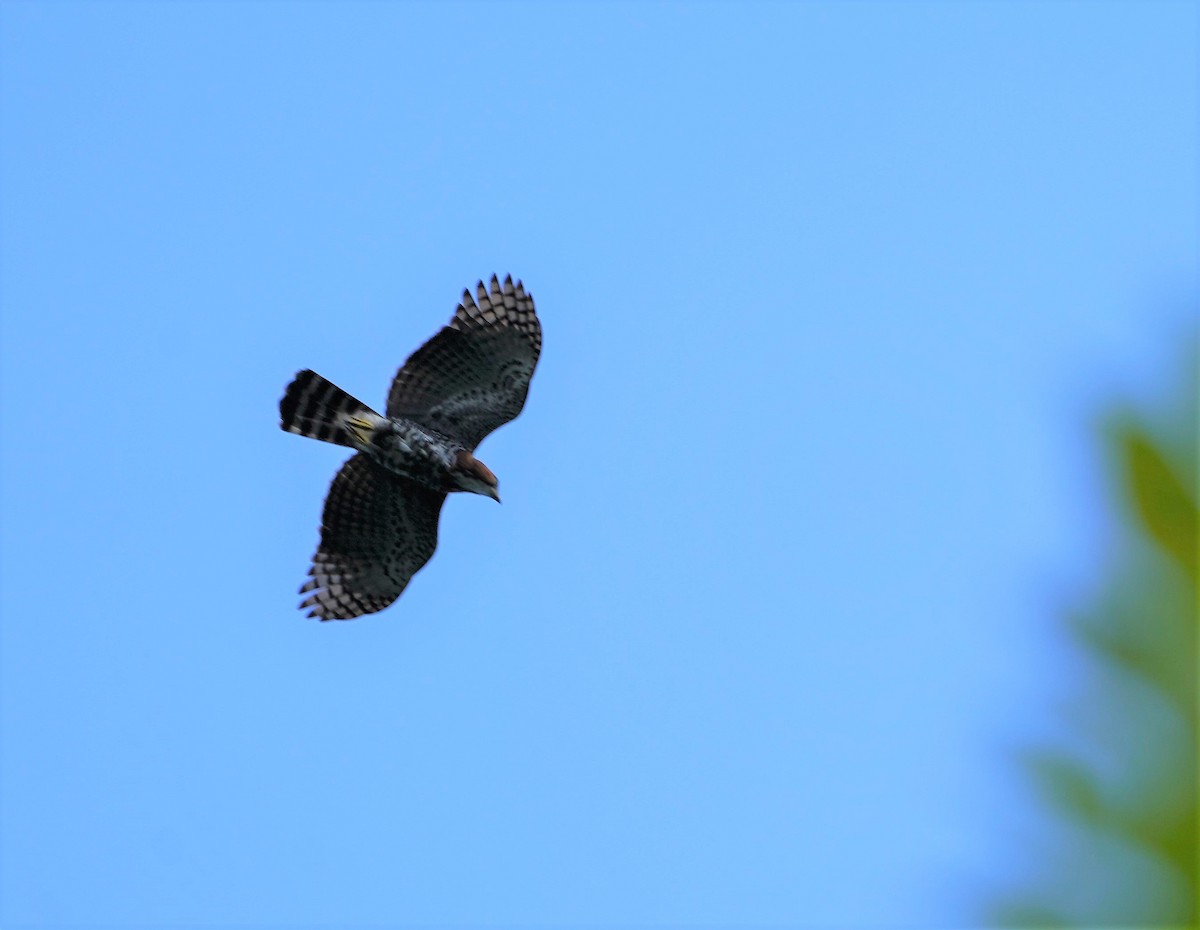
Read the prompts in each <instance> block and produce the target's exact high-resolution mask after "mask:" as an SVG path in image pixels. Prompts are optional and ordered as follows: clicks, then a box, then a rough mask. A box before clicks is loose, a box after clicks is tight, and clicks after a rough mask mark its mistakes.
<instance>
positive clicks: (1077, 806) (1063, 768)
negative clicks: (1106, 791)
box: [1022, 750, 1104, 822]
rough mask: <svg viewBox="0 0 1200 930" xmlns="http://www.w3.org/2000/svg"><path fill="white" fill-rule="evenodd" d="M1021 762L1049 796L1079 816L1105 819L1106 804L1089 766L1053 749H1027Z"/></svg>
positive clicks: (1097, 820) (1046, 795) (1081, 817)
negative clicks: (1104, 806)
mask: <svg viewBox="0 0 1200 930" xmlns="http://www.w3.org/2000/svg"><path fill="white" fill-rule="evenodd" d="M1022 762H1023V763H1024V765H1025V768H1026V769H1027V771H1028V772H1029V773H1030V775H1031V777H1032V778H1033V780H1034V782H1035V783H1036V784H1037V786H1038V788H1039V789H1041V791H1042V793H1043V794H1044V795H1045V798H1046V800H1047V801H1048V802H1049V803H1050V804H1052V805H1054V806H1055V807H1058V808H1060V809H1061V810H1063V811H1064V812H1065V813H1068V814H1070V815H1072V816H1074V817H1077V818H1079V819H1080V820H1085V821H1091V822H1099V821H1101V820H1103V817H1104V808H1103V806H1102V805H1101V803H1100V798H1099V794H1098V792H1097V791H1096V786H1095V784H1094V783H1093V782H1092V778H1091V776H1090V775H1089V774H1088V772H1087V770H1086V769H1085V768H1084V767H1083V766H1082V765H1081V764H1080V763H1078V762H1075V761H1074V760H1072V759H1068V758H1066V757H1065V756H1061V755H1059V754H1057V753H1054V752H1048V751H1038V750H1034V751H1028V752H1025V753H1023V756H1022Z"/></svg>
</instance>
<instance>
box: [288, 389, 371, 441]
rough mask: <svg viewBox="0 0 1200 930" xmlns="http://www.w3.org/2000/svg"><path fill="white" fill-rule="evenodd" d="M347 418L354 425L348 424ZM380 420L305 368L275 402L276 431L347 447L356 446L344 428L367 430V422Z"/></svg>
mask: <svg viewBox="0 0 1200 930" xmlns="http://www.w3.org/2000/svg"><path fill="white" fill-rule="evenodd" d="M351 419H353V420H357V421H358V422H357V423H352V422H351ZM382 419H383V417H381V416H379V414H377V413H376V412H375V411H374V410H372V409H371V408H370V407H368V406H367V405H366V404H364V403H363V402H362V401H360V400H358V399H356V398H354V397H351V396H350V395H349V394H347V393H346V392H345V391H343V390H342V389H341V388H340V387H338V386H337V385H336V384H334V383H333V382H332V381H326V380H325V379H324V378H322V377H321V376H320V375H319V374H317V373H316V372H315V371H309V370H307V369H306V370H304V371H301V372H297V373H296V377H295V379H294V380H293V381H292V383H291V384H289V385H288V386H287V390H286V391H284V393H283V398H282V399H281V400H280V401H279V426H280V429H284V430H287V431H288V432H289V433H297V434H298V435H300V436H309V437H311V438H312V439H320V440H321V441H323V442H336V443H337V444H338V445H341V446H350V447H351V448H357V446H356V445H355V442H354V439H353V438H352V436H351V434H350V433H349V432H347V430H348V429H350V428H354V427H358V426H367V427H368V429H369V425H368V424H369V423H374V422H378V421H380V420H382ZM364 420H365V421H368V422H367V423H364V422H363V421H364Z"/></svg>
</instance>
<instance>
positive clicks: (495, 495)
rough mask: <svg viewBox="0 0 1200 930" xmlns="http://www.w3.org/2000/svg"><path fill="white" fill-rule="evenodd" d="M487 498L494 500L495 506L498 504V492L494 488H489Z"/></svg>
mask: <svg viewBox="0 0 1200 930" xmlns="http://www.w3.org/2000/svg"><path fill="white" fill-rule="evenodd" d="M488 490H489V492H490V493H489V494H488V497H490V498H491V499H492V500H494V501H495V502H496V503H497V504H498V503H500V491H499V490H498V489H496V488H489V489H488Z"/></svg>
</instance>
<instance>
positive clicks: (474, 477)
mask: <svg viewBox="0 0 1200 930" xmlns="http://www.w3.org/2000/svg"><path fill="white" fill-rule="evenodd" d="M450 474H451V476H452V477H453V479H454V484H455V489H456V490H459V491H470V492H471V493H472V494H482V495H483V496H484V497H490V498H491V499H492V500H494V501H495V502H496V503H500V492H499V490H498V488H499V486H500V482H499V481H497V480H496V476H495V475H493V474H492V470H491V469H490V468H488V467H487V466H486V465H484V464H483V462H481V461H479V459H477V458H475V456H473V455H472V454H471V453H470V452H467V451H466V450H465V449H464V450H463V451H462V452H459V453H458V455H457V456H455V458H454V468H452V469H451V470H450Z"/></svg>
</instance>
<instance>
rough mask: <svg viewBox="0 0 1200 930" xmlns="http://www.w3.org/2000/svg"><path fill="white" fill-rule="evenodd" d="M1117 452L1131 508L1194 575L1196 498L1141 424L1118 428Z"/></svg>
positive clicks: (1186, 570) (1156, 538) (1161, 543)
mask: <svg viewBox="0 0 1200 930" xmlns="http://www.w3.org/2000/svg"><path fill="white" fill-rule="evenodd" d="M1117 442H1118V455H1119V456H1120V460H1121V465H1122V467H1123V470H1124V474H1125V485H1126V489H1127V492H1128V494H1129V496H1130V498H1131V499H1132V503H1133V507H1134V512H1135V513H1136V514H1137V517H1138V520H1139V521H1140V522H1141V525H1142V527H1143V528H1144V529H1145V530H1146V532H1147V533H1148V534H1149V535H1150V537H1151V538H1152V539H1153V540H1154V541H1155V542H1156V543H1157V544H1158V545H1159V546H1161V547H1162V548H1163V549H1164V550H1165V551H1167V552H1168V553H1170V554H1171V556H1172V557H1173V558H1174V559H1175V560H1176V561H1177V562H1178V563H1179V564H1180V566H1181V567H1182V568H1183V570H1184V571H1185V572H1187V573H1188V574H1189V575H1190V576H1191V577H1192V578H1193V579H1195V577H1196V572H1197V565H1196V531H1197V525H1198V521H1197V515H1196V502H1195V500H1194V499H1193V497H1192V495H1191V494H1190V493H1189V491H1188V489H1187V487H1186V486H1185V485H1184V483H1183V482H1182V481H1181V480H1180V479H1179V477H1178V475H1176V474H1175V471H1174V469H1172V467H1171V466H1170V465H1169V464H1168V463H1167V460H1166V459H1165V457H1164V456H1163V454H1162V452H1161V451H1160V450H1159V449H1158V448H1157V447H1156V446H1155V444H1154V442H1153V441H1152V440H1151V438H1150V437H1149V436H1148V435H1147V434H1146V433H1145V431H1144V430H1142V429H1141V428H1139V427H1137V426H1134V425H1132V424H1129V425H1127V426H1125V427H1124V428H1123V429H1121V430H1120V431H1119V432H1118V435H1117Z"/></svg>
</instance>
